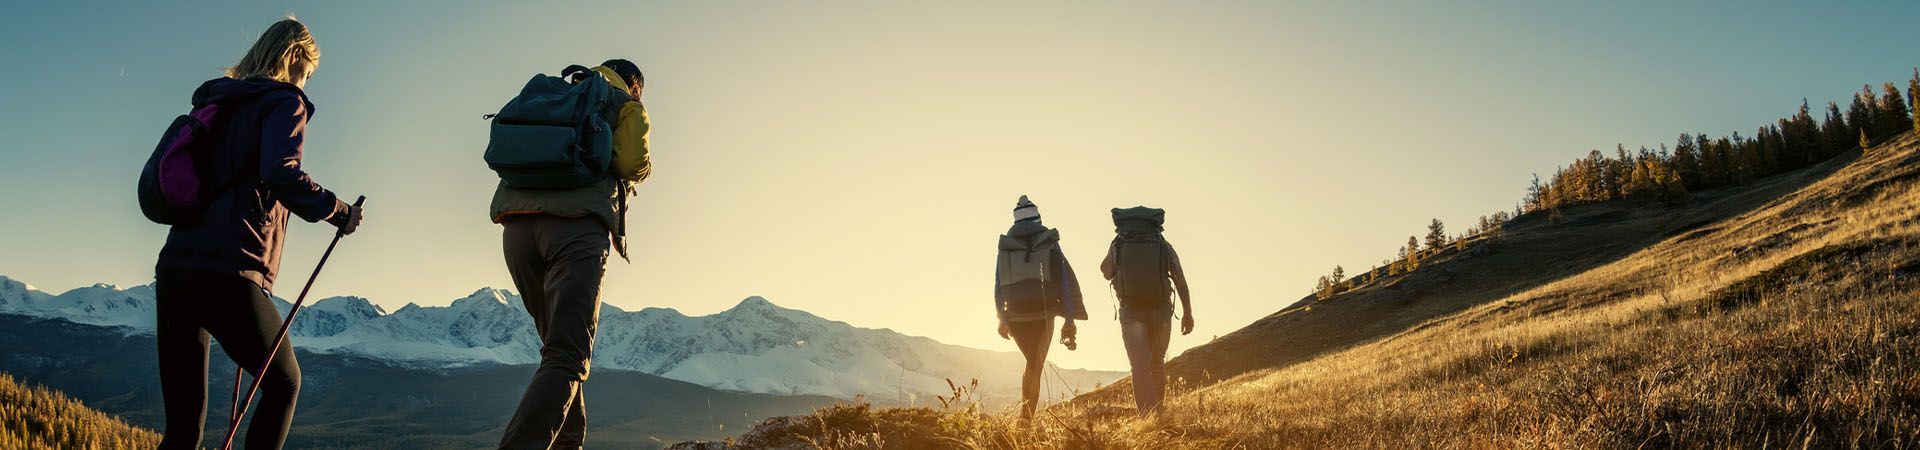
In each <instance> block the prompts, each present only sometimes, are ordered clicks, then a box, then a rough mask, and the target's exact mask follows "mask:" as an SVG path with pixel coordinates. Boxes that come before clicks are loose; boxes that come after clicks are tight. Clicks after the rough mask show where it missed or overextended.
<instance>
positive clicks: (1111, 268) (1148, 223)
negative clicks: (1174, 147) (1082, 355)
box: [1100, 206, 1193, 417]
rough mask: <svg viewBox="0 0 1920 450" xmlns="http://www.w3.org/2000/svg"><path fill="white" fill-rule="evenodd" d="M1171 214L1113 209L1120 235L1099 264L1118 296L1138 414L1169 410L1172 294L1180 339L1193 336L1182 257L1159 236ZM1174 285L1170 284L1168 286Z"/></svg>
mask: <svg viewBox="0 0 1920 450" xmlns="http://www.w3.org/2000/svg"><path fill="white" fill-rule="evenodd" d="M1166 217H1167V212H1166V211H1163V210H1159V209H1154V208H1148V207H1144V206H1137V207H1133V208H1126V209H1121V208H1114V209H1113V226H1114V232H1115V234H1116V236H1114V238H1113V244H1112V245H1110V246H1108V247H1107V257H1106V259H1104V260H1101V261H1100V273H1101V274H1102V275H1105V276H1106V277H1107V280H1109V281H1111V282H1112V283H1113V288H1114V292H1115V293H1116V294H1117V295H1118V296H1119V297H1120V298H1119V300H1120V311H1119V315H1120V338H1121V340H1122V341H1123V342H1124V343H1125V344H1126V346H1127V362H1128V364H1129V365H1131V366H1133V402H1134V405H1135V406H1136V407H1137V408H1138V409H1139V412H1140V415H1141V416H1143V417H1145V416H1151V415H1155V414H1159V413H1160V412H1162V411H1165V409H1166V407H1165V405H1164V404H1163V400H1164V399H1165V396H1166V388H1167V344H1168V343H1169V341H1170V340H1171V339H1172V336H1171V335H1172V332H1171V330H1172V328H1173V298H1172V294H1173V292H1174V291H1176V290H1177V291H1178V292H1179V293H1180V334H1181V335H1186V334H1187V333H1192V332H1193V303H1192V302H1191V301H1190V298H1191V297H1189V296H1188V291H1187V275H1186V272H1185V271H1184V270H1182V269H1181V268H1180V255H1179V254H1177V253H1174V251H1173V244H1169V243H1167V240H1166V238H1165V237H1163V236H1161V232H1162V231H1163V230H1164V228H1163V225H1164V224H1165V223H1166ZM1169 281H1171V283H1169Z"/></svg>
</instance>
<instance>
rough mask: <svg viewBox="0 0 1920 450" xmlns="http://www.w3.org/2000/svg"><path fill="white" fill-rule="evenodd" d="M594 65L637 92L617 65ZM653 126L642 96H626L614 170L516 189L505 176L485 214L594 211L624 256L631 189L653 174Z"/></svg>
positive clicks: (616, 132) (616, 130)
mask: <svg viewBox="0 0 1920 450" xmlns="http://www.w3.org/2000/svg"><path fill="white" fill-rule="evenodd" d="M593 70H594V71H595V72H598V73H599V74H600V76H602V77H605V78H606V79H607V83H608V84H612V85H614V86H617V87H619V88H620V91H621V92H626V93H627V94H628V95H629V96H631V95H632V94H633V92H632V91H631V90H630V88H629V87H628V86H627V83H626V82H625V81H622V80H621V79H620V76H619V75H616V74H615V73H614V72H613V69H608V68H606V67H595V68H593ZM628 98H632V97H628ZM652 127H653V126H652V123H651V122H650V121H649V120H648V118H647V108H646V106H645V105H642V104H641V103H640V102H639V101H638V100H632V101H628V102H627V103H626V104H625V105H621V107H620V117H619V118H618V119H617V121H616V122H615V123H614V124H613V164H612V165H613V174H612V175H611V176H608V177H607V178H605V179H602V180H600V181H599V182H595V183H594V184H590V185H587V186H584V187H580V188H576V189H516V188H511V187H507V185H506V183H504V182H502V183H500V184H499V185H498V186H497V187H495V188H494V190H493V205H492V206H491V207H489V208H488V210H487V217H488V218H490V219H492V220H493V222H494V223H501V222H502V221H504V220H506V219H507V218H508V217H511V216H514V215H520V214H546V215H551V216H560V217H592V218H594V219H595V220H597V221H599V222H600V224H601V225H604V226H606V227H607V231H608V232H609V233H611V234H612V235H613V248H614V250H616V251H618V252H619V253H620V257H621V258H622V259H625V258H627V214H626V213H627V195H628V194H630V193H632V190H633V186H634V185H637V184H640V182H642V181H646V179H647V177H648V176H649V175H652V174H653V162H652V159H651V158H650V157H649V155H648V154H647V153H648V151H647V141H648V138H649V137H650V134H651V131H652Z"/></svg>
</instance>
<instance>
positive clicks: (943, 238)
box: [0, 0, 1920, 369]
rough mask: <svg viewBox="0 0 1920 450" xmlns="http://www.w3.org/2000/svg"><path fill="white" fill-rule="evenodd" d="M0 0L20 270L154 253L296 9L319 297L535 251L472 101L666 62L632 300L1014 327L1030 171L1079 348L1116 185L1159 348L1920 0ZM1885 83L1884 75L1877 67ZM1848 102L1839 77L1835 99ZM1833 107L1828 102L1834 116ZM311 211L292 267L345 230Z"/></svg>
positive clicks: (1812, 73)
mask: <svg viewBox="0 0 1920 450" xmlns="http://www.w3.org/2000/svg"><path fill="white" fill-rule="evenodd" d="M7 9H8V11H7V14H5V15H4V17H0V42H4V43H5V44H0V62H4V65H5V67H6V69H5V70H0V105H4V106H0V275H5V276H9V277H12V278H15V279H18V280H21V281H25V282H28V283H31V284H33V285H35V286H36V287H38V288H40V289H42V290H47V291H49V292H54V293H58V292H61V291H64V290H66V289H71V288H75V287H81V286H87V285H91V284H94V283H98V282H105V283H113V284H117V285H121V286H131V285H138V284H144V283H148V282H151V280H152V275H153V269H152V268H153V263H154V260H155V256H156V254H157V252H158V250H159V248H160V245H161V243H162V240H163V239H164V236H165V233H166V228H165V227H163V226H159V225H155V224H152V223H149V222H147V221H146V220H144V219H143V218H142V216H141V215H140V213H139V212H138V207H137V206H136V204H135V201H134V195H133V192H134V189H133V186H134V182H135V180H136V179H137V175H138V172H139V170H140V166H141V165H142V164H143V163H144V162H145V158H146V156H147V154H148V152H149V151H150V150H151V149H152V145H153V143H154V142H155V141H156V140H157V138H158V135H159V132H160V131H162V130H163V129H164V128H165V127H166V125H167V124H168V122H169V121H170V120H171V119H172V117H173V116H175V115H178V114H181V113H184V112H186V110H187V108H188V106H189V105H188V103H187V100H188V96H189V94H190V93H191V91H192V90H193V88H194V87H196V86H197V85H198V84H199V83H200V82H202V81H205V80H207V79H209V78H213V77H216V76H219V74H220V70H221V68H223V67H226V66H229V65H232V64H233V63H234V62H235V61H237V60H238V59H239V57H240V55H241V54H242V53H244V52H245V51H246V49H247V47H248V46H249V45H250V44H251V43H252V41H253V40H254V39H255V38H256V37H257V36H258V35H259V33H260V32H261V31H262V30H264V29H265V27H266V26H267V25H269V24H271V23H272V22H273V21H275V20H277V19H279V18H281V17H283V16H285V15H286V14H289V13H292V14H296V15H298V17H299V18H300V19H301V20H303V21H305V22H307V24H308V25H309V26H310V27H312V29H313V32H314V34H315V37H316V38H317V40H318V42H319V45H320V48H321V52H322V55H323V56H322V59H321V63H320V67H319V69H318V71H317V73H316V74H315V76H314V78H313V79H312V80H311V81H310V82H309V84H308V86H307V91H308V94H309V95H310V96H311V97H312V99H313V101H314V102H315V104H316V105H317V108H316V114H315V115H314V118H313V122H312V123H311V124H310V127H309V129H308V133H309V134H308V137H307V144H308V145H307V147H306V151H307V154H306V160H305V168H306V169H307V170H308V171H309V172H310V173H312V174H313V176H314V178H315V179H316V180H317V181H319V182H320V183H322V184H323V185H325V186H326V187H328V188H330V189H332V190H334V191H335V192H338V193H340V194H342V195H343V196H346V197H348V198H351V197H352V196H355V195H366V196H367V197H368V203H367V220H366V223H365V225H364V226H363V228H362V229H361V230H360V232H359V233H357V234H355V235H353V236H351V237H348V238H347V239H346V240H345V241H343V242H342V243H341V244H340V247H339V249H338V250H336V252H335V254H334V256H333V260H332V261H330V262H329V263H328V266H327V270H326V272H325V273H324V274H323V276H322V277H321V278H320V279H319V282H318V283H316V285H315V287H314V294H313V298H324V297H328V296H334V295H358V296H363V297H367V298H369V299H371V300H372V301H374V302H375V303H376V304H379V305H381V306H383V307H385V308H386V309H388V310H395V309H398V308H399V307H400V306H402V305H405V304H407V303H409V302H412V303H418V304H421V305H427V306H435V305H446V304H448V303H450V302H452V301H453V300H454V299H457V298H460V297H463V296H466V295H467V294H469V293H472V292H473V291H474V290H476V289H479V288H481V287H485V286H494V287H502V288H509V287H511V285H512V282H511V279H510V278H509V277H508V275H507V273H506V270H505V269H504V265H503V262H502V256H501V251H500V227H499V226H498V225H495V224H492V223H490V222H489V221H488V219H487V217H486V215H485V212H484V211H485V209H486V208H487V205H488V201H489V199H490V197H491V195H492V192H493V186H494V184H495V180H496V178H495V176H494V174H493V173H492V172H491V171H489V170H488V169H487V168H486V166H485V164H484V163H483V162H482V161H481V152H482V150H483V149H484V148H485V146H486V130H487V128H486V125H487V124H486V122H485V121H484V120H481V118H480V116H481V115H482V114H485V113H489V112H493V111H494V110H496V109H497V108H498V107H499V106H500V105H502V104H504V103H505V102H506V100H507V99H508V98H510V97H511V96H512V95H513V94H514V93H515V92H517V90H518V88H519V86H520V84H522V83H524V82H525V81H526V80H527V78H528V77H529V76H531V75H532V74H534V73H539V72H549V73H550V72H554V71H557V70H559V69H560V68H561V67H564V66H566V65H568V64H573V63H594V62H597V61H601V60H605V59H608V58H627V59H630V60H633V61H634V62H636V63H637V64H638V65H639V66H640V67H641V68H642V70H644V71H645V73H646V78H647V92H646V96H645V98H644V100H645V102H646V104H647V108H648V111H649V112H650V113H651V115H652V118H653V121H654V123H653V135H652V144H653V161H654V172H653V178H652V179H650V180H649V181H647V182H646V183H645V184H644V185H642V186H640V188H639V196H638V197H637V198H636V199H635V200H634V201H633V205H634V208H633V209H634V211H633V212H632V213H631V214H630V215H629V220H630V222H631V224H630V225H629V230H630V234H631V237H630V241H631V243H632V244H631V245H632V253H633V261H632V262H631V263H627V262H623V261H620V260H619V259H618V258H615V259H613V260H612V262H610V263H609V264H608V268H607V274H606V280H605V290H604V291H603V298H604V300H605V301H607V302H608V303H610V304H613V305H616V306H618V307H620V308H623V309H629V310H634V309H639V308H643V307H666V308H674V309H678V310H680V311H682V312H684V313H687V314H693V315H700V314H709V313H713V312H717V311H721V310H724V309H726V308H729V307H732V306H733V305H735V304H736V303H738V302H739V301H740V300H742V299H744V298H746V297H747V296H750V295H760V296H764V297H766V298H767V299H769V300H771V301H773V302H774V303H776V304H779V305H782V306H785V307H789V308H796V309H802V310H806V311H809V312H812V313H815V314H817V315H820V316H822V317H827V318H830V319H835V320H842V321H846V322H848V323H851V324H853V325H856V326H862V327H872V328H890V329H893V330H896V331H899V332H902V333H907V334H912V335H920V336H928V337H932V338H934V339H937V340H940V341H943V342H948V343H953V344H961V345H967V346H973V347H979V348H985V349H993V350H1002V351H1014V350H1015V348H1014V346H1013V344H1012V342H1010V341H1003V340H1001V339H1000V338H999V337H998V336H997V335H996V334H995V333H994V330H995V327H996V324H995V320H994V316H993V312H992V309H991V304H992V301H991V300H992V291H991V286H990V282H991V279H992V278H993V275H992V274H993V271H992V270H993V269H992V266H991V264H992V259H993V257H994V252H995V242H996V238H997V236H998V235H999V234H1000V233H1002V232H1004V231H1005V230H1006V228H1007V226H1008V225H1009V224H1010V223H1011V219H1012V215H1011V213H1012V208H1013V205H1014V202H1015V200H1016V199H1017V198H1018V197H1019V196H1020V195H1023V194H1024V195H1029V196H1031V198H1032V199H1033V201H1034V202H1035V203H1036V204H1038V205H1039V207H1040V210H1041V213H1042V215H1043V217H1044V219H1045V222H1046V224H1047V225H1049V226H1053V227H1056V228H1058V229H1060V230H1061V234H1062V237H1063V247H1064V249H1065V251H1066V254H1067V256H1068V258H1069V259H1070V260H1071V261H1072V262H1073V264H1075V268H1076V269H1077V271H1078V274H1079V277H1080V279H1081V280H1082V281H1083V284H1085V285H1086V288H1085V293H1086V295H1087V299H1086V303H1087V306H1088V308H1089V309H1090V310H1092V313H1091V314H1090V315H1091V316H1092V317H1091V319H1092V320H1090V321H1087V322H1085V323H1083V324H1082V326H1081V336H1082V338H1081V339H1080V341H1081V345H1080V349H1079V350H1078V351H1072V352H1068V351H1062V350H1063V349H1061V350H1055V351H1053V352H1052V354H1051V355H1050V358H1051V360H1052V361H1054V362H1056V363H1057V364H1059V365H1061V366H1064V367H1084V368H1097V369H1123V368H1125V367H1126V358H1125V352H1124V350H1123V349H1122V347H1121V344H1120V340H1119V334H1118V331H1117V330H1118V328H1117V326H1116V325H1115V322H1114V318H1113V308H1114V306H1113V305H1114V304H1115V303H1114V300H1113V297H1112V296H1111V294H1110V293H1109V291H1108V290H1107V289H1106V287H1105V285H1104V283H1102V282H1101V281H1100V275H1099V269H1098V264H1099V260H1100V258H1101V257H1102V256H1103V255H1104V252H1105V249H1106V245H1107V243H1108V241H1109V240H1110V239H1111V238H1112V224H1111V222H1110V220H1109V216H1108V209H1109V208H1113V207H1126V206H1134V205H1148V206H1154V207H1159V208H1164V209H1166V210H1167V211H1168V213H1167V221H1168V222H1167V232H1166V236H1167V239H1168V240H1169V241H1170V242H1172V243H1173V244H1174V246H1175V247H1176V248H1177V249H1178V251H1179V253H1180V255H1181V259H1182V261H1183V262H1184V264H1185V267H1186V273H1187V276H1188V278H1189V281H1190V283H1191V285H1192V288H1193V294H1194V317H1195V319H1196V321H1197V323H1198V327H1197V328H1196V330H1195V331H1194V333H1193V335H1191V336H1176V337H1175V338H1174V340H1173V344H1172V349H1173V353H1178V352H1179V351H1182V350H1184V349H1187V348H1190V347H1192V346H1195V345H1198V344H1201V343H1204V342H1206V341H1207V340H1208V339H1211V338H1212V337H1214V336H1219V335H1224V334H1227V333H1229V332H1232V331H1233V330H1235V329H1238V328H1240V327H1242V326H1245V325H1247V324H1248V323H1251V322H1253V321H1255V320H1257V319H1259V318H1261V317H1263V316H1265V315H1267V314H1270V313H1272V312H1274V311H1277V310H1279V309H1280V308H1282V307H1284V306H1286V305H1288V304H1291V303H1293V302H1294V301H1295V300H1298V299H1300V298H1301V297H1302V296H1305V295H1307V294H1308V292H1309V290H1310V289H1311V287H1312V285H1313V281H1314V279H1315V278H1316V277H1317V276H1318V275H1320V274H1323V273H1326V272H1328V271H1330V270H1331V269H1332V268H1333V266H1335V265H1343V266H1345V267H1346V268H1347V269H1348V272H1349V273H1353V272H1358V271H1360V270H1365V269H1366V268H1367V267H1371V266H1372V265H1374V264H1378V263H1379V262H1381V261H1382V260H1384V259H1386V258H1388V257H1391V256H1393V254H1394V252H1395V249H1396V248H1397V247H1398V246H1399V245H1401V244H1403V243H1404V242H1405V241H1406V237H1407V236H1409V235H1414V234H1422V235H1424V233H1425V230H1424V228H1425V226H1426V224H1427V223H1428V221H1429V220H1431V219H1434V218H1438V219H1441V220H1443V221H1444V222H1446V223H1447V224H1450V228H1451V229H1452V230H1455V231H1457V230H1460V229H1462V228H1464V227H1465V226H1466V225H1468V224H1470V223H1472V222H1473V220H1474V219H1475V218H1477V217H1478V216H1480V215H1483V214H1487V213H1491V212H1493V211H1497V210H1510V209H1512V207H1513V205H1514V203H1515V201H1516V200H1518V199H1519V197H1520V196H1521V194H1522V193H1523V191H1524V187H1525V186H1526V185H1527V182H1528V181H1529V180H1530V178H1531V174H1534V173H1551V172H1552V171H1553V170H1554V168H1555V167H1556V166H1557V165H1559V164H1564V163H1566V162H1568V161H1571V160H1572V159H1574V158H1576V157H1579V156H1582V155H1584V154H1585V153H1586V152H1587V150H1589V149H1602V150H1606V151H1608V152H1609V153H1610V152H1611V149H1612V148H1613V147H1614V145H1615V144H1616V143H1624V144H1626V145H1627V146H1628V147H1629V148H1637V147H1638V146H1641V145H1647V146H1657V145H1659V144H1660V143H1668V142H1672V141H1673V139H1674V138H1675V137H1676V136H1677V135H1678V134H1680V133H1682V132H1696V133H1697V132H1706V133H1710V134H1713V135H1723V134H1726V133H1729V132H1734V131H1739V132H1741V133H1742V134H1746V135H1750V134H1752V130H1754V129H1755V128H1756V127H1758V126H1760V125H1762V124H1765V123H1769V122H1771V121H1773V120H1774V119H1776V118H1778V117H1782V116H1784V115H1787V114H1790V113H1791V112H1792V111H1793V109H1794V108H1796V107H1798V106H1799V104H1800V102H1801V100H1802V99H1803V98H1805V99H1808V100H1810V101H1811V102H1812V103H1813V104H1814V105H1815V107H1816V108H1819V107H1820V106H1821V105H1822V104H1824V102H1826V101H1828V100H1845V99H1846V98H1847V96H1848V95H1850V94H1851V93H1852V92H1857V91H1858V90H1859V89H1860V86H1861V84H1862V83H1873V84H1874V85H1875V86H1876V87H1877V86H1878V85H1879V84H1880V83H1882V82H1886V81H1897V82H1899V84H1900V85H1901V86H1902V87H1903V88H1904V86H1905V82H1904V81H1905V80H1906V79H1907V78H1908V77H1909V76H1911V74H1912V70H1913V67H1914V66H1915V65H1916V64H1920V39H1916V38H1920V31H1917V30H1920V27H1915V26H1913V25H1914V22H1913V18H1916V17H1920V4H1917V3H1913V2H1843V3H1833V2H1706V1H1702V2H1642V1H1629V2H1597V3H1592V4H1587V3H1583V2H1532V1H1492V2H1417V1H1410V2H1376V1H1357V2H1334V1H1327V2H1273V1H1258V2H1039V3H1035V2H999V1H987V2H961V3H954V2H877V1H873V2H867V1H860V2H842V1H822V2H736V1H715V2H685V3H680V2H675V3H659V2H633V1H606V2H510V1H458V2H456V1H419V2H385V1H329V2H315V1H260V2H235V1H199V2H131V1H129V2H98V1H86V0H81V1H70V2H27V3H22V4H17V5H12V6H9V7H8V8H7ZM1876 89H1877V88H1876ZM1843 103H1844V102H1843ZM1817 115H1818V114H1817V113H1816V116H1817ZM330 234H331V233H330V230H329V229H328V228H327V227H326V226H325V225H323V224H305V223H297V224H296V225H294V226H293V229H292V231H291V232H290V237H289V243H288V248H287V253H286V255H285V257H284V259H283V260H282V264H283V265H282V267H281V279H282V280H283V281H282V282H281V284H280V287H279V289H278V291H277V292H276V294H277V295H280V296H282V297H287V298H292V297H293V296H294V295H296V294H297V293H298V291H297V289H298V286H299V283H300V282H301V281H304V280H305V279H306V276H307V273H308V272H309V271H310V270H311V268H312V267H313V262H314V261H315V260H316V259H317V258H318V257H319V254H320V252H321V250H322V249H323V248H324V247H325V245H326V240H327V238H328V237H329V235H330Z"/></svg>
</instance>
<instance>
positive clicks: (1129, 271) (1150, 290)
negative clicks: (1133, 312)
mask: <svg viewBox="0 0 1920 450" xmlns="http://www.w3.org/2000/svg"><path fill="white" fill-rule="evenodd" d="M1166 217H1167V212H1166V211H1164V210H1160V209H1154V208H1148V207H1145V206H1136V207H1132V208H1125V209H1122V208H1114V209H1113V227H1114V233H1115V234H1116V236H1115V237H1114V238H1113V245H1114V251H1115V255H1114V259H1115V261H1114V266H1115V267H1114V274H1113V289H1114V292H1115V294H1117V295H1118V296H1119V297H1120V305H1121V306H1124V307H1127V308H1129V309H1136V308H1137V309H1159V308H1167V307H1171V306H1172V305H1173V284H1172V282H1171V281H1170V280H1169V279H1168V278H1167V269H1168V263H1167V260H1168V259H1167V244H1166V241H1165V240H1164V239H1162V237H1161V235H1160V233H1161V231H1162V230H1164V228H1163V225H1164V224H1165V223H1166Z"/></svg>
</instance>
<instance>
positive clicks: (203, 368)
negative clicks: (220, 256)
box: [154, 269, 300, 450]
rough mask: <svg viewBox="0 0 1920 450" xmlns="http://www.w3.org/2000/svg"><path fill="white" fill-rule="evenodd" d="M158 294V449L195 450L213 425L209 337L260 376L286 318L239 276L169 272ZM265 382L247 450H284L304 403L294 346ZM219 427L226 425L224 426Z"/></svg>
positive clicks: (280, 354)
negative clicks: (299, 401) (162, 422)
mask: <svg viewBox="0 0 1920 450" xmlns="http://www.w3.org/2000/svg"><path fill="white" fill-rule="evenodd" d="M154 291H155V293H154V294H155V297H156V299H155V303H156V305H155V308H154V309H155V315H156V316H157V319H158V321H157V322H158V323H157V324H156V325H157V326H156V327H155V328H156V331H155V333H154V334H155V337H156V340H158V341H159V342H158V344H159V345H158V346H159V350H160V352H159V353H160V355H159V356H160V395H161V398H162V399H164V400H165V402H166V417H167V425H166V436H165V437H164V438H162V439H161V441H160V449H161V450H171V449H197V448H200V440H201V430H203V429H204V428H205V427H206V420H207V337H208V336H209V335H211V336H212V337H213V338H214V339H218V340H219V341H220V348H221V349H223V350H226V353H227V357H228V358H231V359H233V362H234V363H235V364H239V365H240V367H243V368H245V369H246V370H247V371H248V372H252V371H254V370H258V369H259V368H260V360H261V359H262V358H264V357H265V356H266V348H267V345H268V344H271V343H273V338H274V336H275V334H277V333H279V332H280V323H281V319H280V312H279V311H277V310H275V309H274V307H273V300H272V299H271V298H269V297H268V296H267V293H266V291H264V290H262V289H260V287H259V286H256V285H254V284H253V282H252V281H248V280H247V279H245V278H241V277H240V276H238V275H231V274H222V273H213V272H200V271H191V270H165V269H163V270H161V271H160V272H159V274H158V279H157V280H155V282H154ZM253 375H254V376H256V377H258V376H260V374H257V373H256V374H253ZM263 379H264V380H265V381H262V382H261V383H260V395H259V399H258V401H257V402H256V403H255V404H254V407H253V408H252V409H251V410H250V411H251V412H252V414H253V419H252V421H251V422H250V424H249V425H248V426H247V433H246V435H247V438H246V446H245V447H244V448H246V449H248V450H261V449H278V448H280V447H281V445H282V444H285V443H286V440H287V428H288V426H289V425H291V424H292V422H293V403H294V400H295V399H296V398H297V397H299V395H300V363H299V362H298V361H295V360H294V356H293V345H292V343H291V339H289V342H282V343H281V344H280V350H279V351H277V352H276V353H275V354H274V357H273V365H271V366H269V367H267V374H266V376H265V377H264V378H263ZM242 389H243V390H244V389H245V388H244V386H243V387H242ZM243 395H244V394H243ZM221 398H222V399H226V398H227V396H224V395H223V396H221ZM220 419H221V423H222V425H224V424H225V420H226V418H225V417H221V418H220ZM220 429H222V430H225V429H226V427H225V426H222V427H220Z"/></svg>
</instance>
